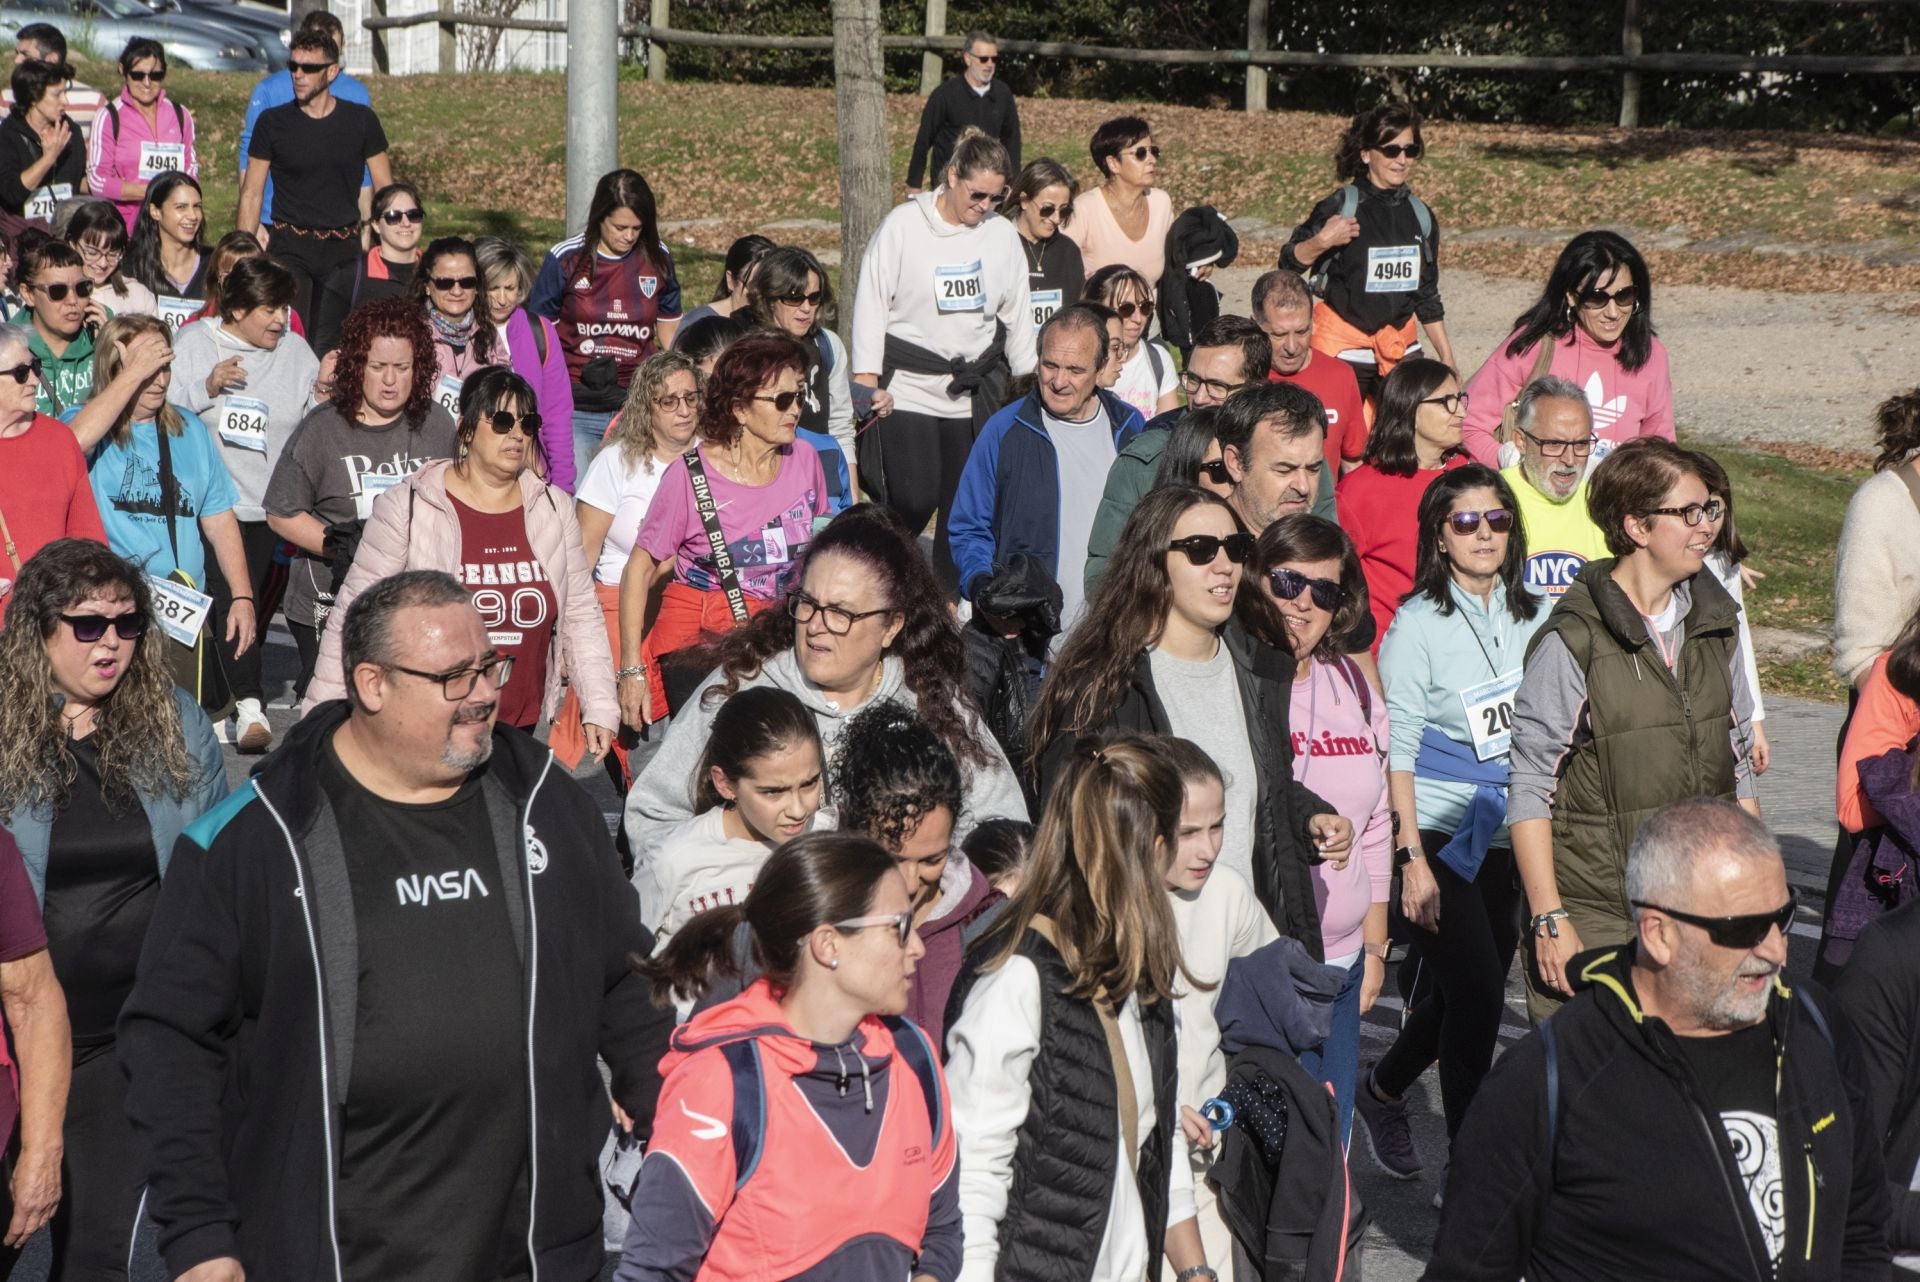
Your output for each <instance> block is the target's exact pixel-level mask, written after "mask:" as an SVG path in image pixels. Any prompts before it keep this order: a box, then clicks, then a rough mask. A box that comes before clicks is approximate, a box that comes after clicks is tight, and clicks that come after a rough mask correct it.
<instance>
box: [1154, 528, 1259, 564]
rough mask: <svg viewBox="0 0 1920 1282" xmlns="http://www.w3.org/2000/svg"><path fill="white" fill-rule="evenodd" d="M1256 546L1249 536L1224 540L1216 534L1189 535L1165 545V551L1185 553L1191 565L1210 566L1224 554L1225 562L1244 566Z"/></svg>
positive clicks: (1229, 536) (1230, 537) (1251, 556)
mask: <svg viewBox="0 0 1920 1282" xmlns="http://www.w3.org/2000/svg"><path fill="white" fill-rule="evenodd" d="M1256 546H1257V543H1256V540H1255V539H1254V537H1253V536H1252V535H1251V534H1229V535H1227V537H1226V538H1224V539H1223V538H1221V537H1220V536H1219V535H1217V534H1189V535H1188V536H1187V537H1186V538H1184V539H1175V540H1173V542H1171V543H1169V544H1167V551H1169V552H1185V553H1186V554H1187V560H1188V561H1189V562H1190V563H1191V564H1193V565H1212V564H1213V559H1214V558H1215V557H1217V556H1219V555H1220V554H1221V553H1222V552H1225V553H1226V554H1227V560H1229V561H1231V562H1233V563H1234V564H1235V565H1245V564H1246V563H1247V562H1248V561H1249V560H1251V559H1252V558H1253V553H1254V549H1255V547H1256Z"/></svg>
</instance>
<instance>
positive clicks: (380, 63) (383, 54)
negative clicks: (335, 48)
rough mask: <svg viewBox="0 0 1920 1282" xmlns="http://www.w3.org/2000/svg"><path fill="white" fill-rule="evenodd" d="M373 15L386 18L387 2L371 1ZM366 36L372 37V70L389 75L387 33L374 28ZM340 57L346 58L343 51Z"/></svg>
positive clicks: (389, 55) (389, 62)
mask: <svg viewBox="0 0 1920 1282" xmlns="http://www.w3.org/2000/svg"><path fill="white" fill-rule="evenodd" d="M373 13H374V16H375V17H377V18H384V17H386V16H387V0H373ZM367 34H368V35H369V36H370V37H372V42H373V69H374V70H375V71H377V72H379V73H380V74H381V75H383V76H384V75H389V74H391V73H392V71H393V64H392V55H391V54H389V53H388V52H387V33H386V30H385V28H382V27H375V28H374V29H373V30H372V31H369V32H368V33H367ZM341 56H342V57H343V58H344V57H345V56H346V55H345V53H344V51H343V52H342V54H341Z"/></svg>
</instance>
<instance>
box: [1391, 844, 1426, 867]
mask: <svg viewBox="0 0 1920 1282" xmlns="http://www.w3.org/2000/svg"><path fill="white" fill-rule="evenodd" d="M1426 857H1427V852H1426V851H1424V850H1416V849H1415V848H1414V847H1412V846H1396V847H1394V851H1393V866H1394V867H1395V868H1405V867H1406V866H1407V865H1408V864H1410V863H1412V862H1413V861H1414V860H1416V859H1425V858H1426Z"/></svg>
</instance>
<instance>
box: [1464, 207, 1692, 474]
mask: <svg viewBox="0 0 1920 1282" xmlns="http://www.w3.org/2000/svg"><path fill="white" fill-rule="evenodd" d="M1542 344H1547V345H1548V346H1546V347H1544V348H1543V346H1542ZM1543 374H1552V375H1555V376H1557V377H1560V378H1564V379H1567V380H1569V381H1570V382H1572V383H1573V384H1574V385H1575V386H1576V387H1578V388H1580V389H1581V390H1582V391H1584V392H1585V393H1586V395H1587V403H1588V404H1589V405H1591V406H1592V407H1593V432H1594V435H1595V436H1597V437H1599V438H1600V443H1599V445H1598V446H1597V447H1596V448H1595V450H1594V461H1595V462H1598V461H1599V460H1600V459H1603V458H1605V457H1606V456H1607V452H1608V451H1609V450H1611V449H1612V448H1613V447H1614V446H1616V445H1621V444H1624V443H1625V442H1627V441H1631V440H1633V439H1634V438H1635V437H1638V436H1664V437H1665V438H1666V439H1668V440H1669V441H1671V440H1672V439H1673V381H1672V379H1671V377H1670V376H1669V375H1668V372H1667V349H1666V347H1665V346H1664V345H1662V344H1661V342H1660V340H1659V339H1657V338H1655V337H1654V330H1653V281H1652V277H1651V276H1649V275H1648V273H1647V263H1646V260H1645V259H1644V258H1642V257H1640V251H1639V250H1637V249H1635V248H1634V247H1633V245H1632V243H1631V242H1629V241H1628V240H1627V239H1626V237H1624V236H1621V235H1619V234H1618V233H1617V232H1610V231H1586V232H1581V233H1580V234H1579V235H1578V236H1575V237H1574V238H1573V239H1572V240H1570V241H1568V242H1567V247H1566V248H1565V249H1563V250H1561V251H1560V257H1559V259H1558V260H1557V261H1556V262H1555V263H1554V265H1553V271H1552V273H1551V274H1550V275H1549V276H1548V277H1547V287H1546V290H1545V291H1544V292H1543V293H1542V294H1541V295H1540V297H1539V299H1538V300H1536V301H1535V302H1534V304H1533V306H1532V307H1530V308H1528V309H1527V310H1526V311H1525V312H1523V313H1521V315H1520V318H1519V319H1518V320H1516V321H1514V323H1513V333H1511V334H1509V335H1508V336H1507V339H1506V341H1505V342H1503V343H1501V344H1500V345H1499V346H1498V347H1496V348H1494V350H1493V354H1492V355H1491V356H1489V357H1487V360H1486V363H1485V364H1483V365H1482V366H1481V367H1480V369H1479V372H1478V373H1476V374H1475V375H1474V376H1473V378H1472V379H1471V380H1470V381H1469V382H1468V383H1467V392H1468V394H1469V395H1471V396H1472V397H1473V408H1472V410H1471V411H1470V412H1469V413H1468V414H1467V422H1466V428H1465V432H1466V441H1467V448H1468V449H1469V450H1471V451H1472V452H1473V456H1474V458H1476V459H1478V460H1479V461H1480V462H1482V463H1485V464H1487V465H1488V466H1489V467H1494V466H1498V467H1511V466H1512V465H1513V464H1515V463H1517V462H1519V461H1520V450H1519V445H1518V443H1517V442H1513V441H1505V440H1501V439H1499V429H1500V424H1501V418H1502V416H1503V415H1504V414H1505V413H1506V409H1507V407H1508V406H1509V405H1512V404H1513V401H1514V398H1515V397H1517V396H1519V395H1520V392H1521V389H1522V388H1524V387H1525V386H1526V385H1527V384H1528V383H1531V382H1532V381H1533V380H1534V379H1536V378H1539V377H1540V376H1542V375H1543Z"/></svg>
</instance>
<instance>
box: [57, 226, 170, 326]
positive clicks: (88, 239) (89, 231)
mask: <svg viewBox="0 0 1920 1282" xmlns="http://www.w3.org/2000/svg"><path fill="white" fill-rule="evenodd" d="M60 214H61V217H60V219H59V220H57V221H56V226H55V230H56V231H57V232H58V234H59V235H60V237H61V239H63V240H65V241H66V242H67V243H68V244H69V245H72V246H73V247H74V249H75V250H77V251H78V252H79V254H80V262H81V270H82V271H83V272H84V273H85V275H86V278H87V279H88V280H90V281H92V282H93V294H94V297H95V298H97V299H99V301H100V305H101V306H102V307H104V308H105V309H106V312H107V314H108V315H110V316H122V315H127V314H140V315H149V316H150V315H152V314H153V309H154V297H153V291H152V290H150V289H148V288H147V287H146V286H145V285H142V284H141V283H140V282H139V281H137V280H130V279H128V277H127V274H126V272H125V271H124V270H123V268H124V267H125V266H126V261H127V247H128V246H129V245H131V244H132V243H133V238H132V237H131V236H129V235H128V234H127V223H126V220H123V219H122V218H121V217H120V211H119V210H118V209H117V208H115V207H114V204H113V202H112V201H110V200H86V201H79V202H77V203H75V204H72V205H68V206H66V207H64V208H63V209H62V210H61V211H60Z"/></svg>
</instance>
